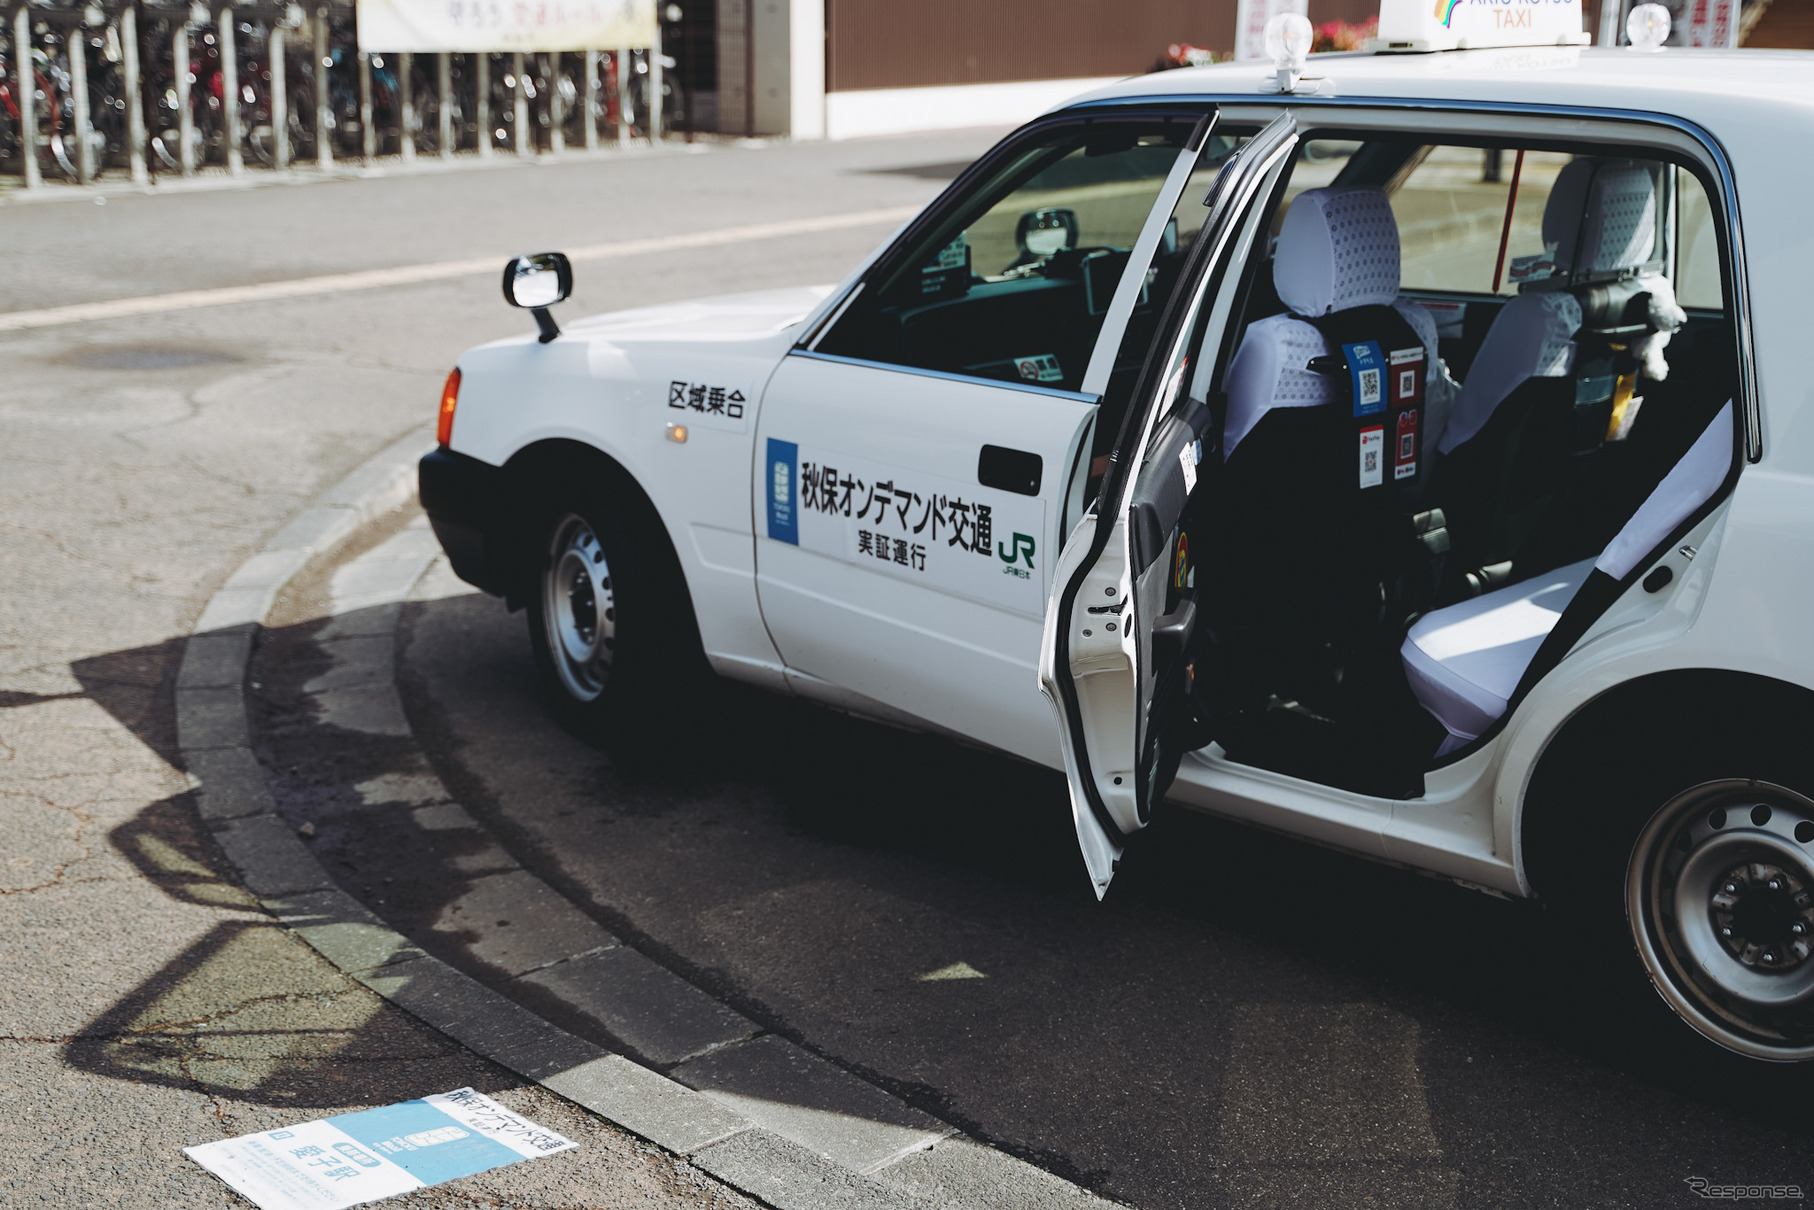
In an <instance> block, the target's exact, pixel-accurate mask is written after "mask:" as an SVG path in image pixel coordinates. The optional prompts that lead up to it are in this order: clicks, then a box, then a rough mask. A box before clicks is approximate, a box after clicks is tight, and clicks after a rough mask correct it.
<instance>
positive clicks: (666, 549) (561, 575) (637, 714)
mask: <svg viewBox="0 0 1814 1210" xmlns="http://www.w3.org/2000/svg"><path fill="white" fill-rule="evenodd" d="M528 536H529V540H530V541H532V542H533V543H534V544H535V545H534V547H533V549H534V551H535V559H534V561H533V563H532V565H531V571H532V576H533V579H532V582H531V584H530V585H529V588H528V591H527V592H526V593H525V596H526V598H527V602H526V603H527V608H526V610H525V612H526V613H527V614H528V621H529V639H530V644H531V646H532V648H533V650H534V654H535V665H536V672H537V677H538V680H539V681H540V684H541V689H542V694H543V697H544V700H545V701H546V702H547V704H548V706H549V709H550V710H551V712H552V713H553V714H554V716H555V718H556V719H557V720H558V721H559V722H560V723H561V725H562V726H563V727H565V728H566V729H567V730H569V731H571V732H572V733H573V734H575V735H577V736H579V737H580V738H581V739H584V740H586V741H588V742H591V743H595V744H601V745H605V746H609V747H613V748H615V747H617V746H618V744H619V741H628V742H629V743H630V744H633V745H637V746H644V747H646V746H648V745H650V744H652V743H653V744H655V745H656V746H660V744H661V742H662V741H663V739H664V737H666V736H668V735H678V734H679V733H680V732H681V731H682V730H684V728H683V727H682V726H681V725H680V724H679V723H678V721H677V720H679V719H680V718H682V717H683V716H682V715H680V714H679V713H677V711H679V710H681V709H683V708H684V707H685V705H686V703H687V700H688V699H689V697H692V696H694V695H696V694H697V693H698V692H699V691H700V690H701V688H702V687H703V685H704V683H705V681H706V679H707V678H706V676H705V674H704V668H705V662H704V659H703V657H702V655H701V654H700V647H699V639H698V631H697V627H696V625H695V623H694V620H693V610H692V605H691V601H690V599H689V598H688V596H687V591H686V586H685V582H684V579H683V578H682V575H681V572H680V567H679V564H678V561H677V560H676V559H675V558H674V554H673V550H672V548H671V547H670V546H669V545H668V542H667V538H666V534H665V533H664V532H661V530H660V522H659V520H658V519H657V518H656V517H655V515H654V511H653V509H652V508H649V507H648V506H646V505H642V506H641V507H638V502H636V501H633V500H629V499H626V498H625V495H624V494H622V493H618V494H613V493H608V492H590V493H588V492H555V493H552V494H550V496H549V497H548V498H547V499H546V500H545V502H544V503H543V505H542V506H541V507H540V508H539V509H537V510H536V513H535V515H534V518H533V519H532V520H531V523H530V525H529V526H528Z"/></svg>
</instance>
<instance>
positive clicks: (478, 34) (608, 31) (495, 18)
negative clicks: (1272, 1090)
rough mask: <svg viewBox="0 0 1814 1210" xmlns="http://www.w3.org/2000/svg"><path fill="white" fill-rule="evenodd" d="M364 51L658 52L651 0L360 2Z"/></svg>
mask: <svg viewBox="0 0 1814 1210" xmlns="http://www.w3.org/2000/svg"><path fill="white" fill-rule="evenodd" d="M356 17H357V20H358V26H359V49H360V50H362V51H379V52H383V51H393V52H394V51H406V50H407V51H420V52H429V51H506V52H508V51H544V50H583V49H586V48H589V47H590V48H598V49H616V48H618V47H644V46H653V45H655V42H656V39H657V37H658V36H659V32H658V30H657V28H656V24H655V0H357V6H356Z"/></svg>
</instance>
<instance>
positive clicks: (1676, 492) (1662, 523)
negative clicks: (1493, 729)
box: [1399, 403, 1733, 756]
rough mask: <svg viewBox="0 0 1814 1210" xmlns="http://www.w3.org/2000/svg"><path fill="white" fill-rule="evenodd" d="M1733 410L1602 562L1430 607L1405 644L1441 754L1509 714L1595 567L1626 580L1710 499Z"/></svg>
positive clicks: (1728, 444) (1415, 689)
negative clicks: (1441, 736) (1437, 729)
mask: <svg viewBox="0 0 1814 1210" xmlns="http://www.w3.org/2000/svg"><path fill="white" fill-rule="evenodd" d="M1732 449H1733V443H1732V404H1731V403H1727V404H1726V406H1725V407H1723V408H1721V409H1720V411H1719V415H1717V416H1715V417H1714V418H1713V422H1712V423H1711V424H1709V425H1708V426H1707V427H1706V429H1705V430H1704V431H1702V433H1701V435H1700V437H1699V438H1697V439H1696V441H1695V443H1694V444H1693V445H1692V446H1690V447H1689V449H1688V452H1687V453H1686V454H1684V455H1683V456H1682V459H1681V461H1679V462H1677V463H1676V464H1675V466H1674V467H1672V468H1671V469H1670V471H1669V473H1668V474H1667V475H1665V476H1663V480H1662V482H1661V483H1658V484H1657V486H1656V487H1655V489H1653V490H1652V491H1651V493H1650V495H1649V496H1648V497H1646V498H1645V500H1644V503H1643V504H1641V505H1639V507H1638V511H1637V512H1635V513H1633V514H1632V516H1631V519H1630V520H1629V521H1627V522H1626V523H1625V525H1624V526H1623V527H1622V528H1621V529H1620V530H1619V532H1618V534H1617V535H1616V536H1614V538H1613V540H1612V541H1611V542H1609V543H1607V544H1606V549H1605V550H1604V551H1602V552H1601V553H1600V557H1599V558H1598V559H1597V560H1594V561H1589V560H1585V559H1584V560H1582V561H1581V562H1579V563H1571V564H1570V565H1569V566H1567V567H1562V568H1558V569H1557V570H1555V571H1552V572H1550V573H1548V574H1547V575H1542V576H1533V577H1532V578H1530V579H1529V580H1525V581H1523V582H1521V583H1518V584H1512V585H1509V586H1507V587H1505V588H1501V589H1498V590H1496V591H1494V592H1489V593H1486V594H1485V595H1483V596H1478V597H1475V598H1474V599H1473V600H1469V601H1461V602H1459V603H1457V604H1454V605H1447V606H1444V607H1443V608H1441V609H1435V610H1431V611H1430V612H1429V613H1427V614H1425V615H1424V616H1423V617H1421V618H1419V619H1418V620H1417V621H1416V622H1415V623H1414V624H1413V625H1412V627H1411V629H1410V632H1409V633H1408V634H1406V636H1405V641H1404V644H1403V645H1402V646H1401V647H1400V648H1399V655H1400V658H1401V659H1402V660H1403V661H1404V668H1405V679H1406V680H1407V681H1409V682H1410V685H1411V692H1412V694H1413V695H1414V696H1415V697H1416V698H1417V701H1418V703H1419V704H1420V705H1421V706H1423V708H1424V709H1425V710H1428V711H1429V712H1430V713H1431V714H1433V715H1435V716H1436V719H1437V721H1438V722H1440V723H1441V724H1442V725H1443V728H1444V729H1445V730H1447V731H1448V733H1449V734H1448V738H1447V739H1445V740H1444V741H1443V743H1442V746H1441V747H1440V748H1439V749H1437V755H1438V756H1443V755H1446V754H1448V753H1450V752H1453V751H1455V750H1456V749H1457V748H1460V747H1463V746H1464V745H1466V744H1468V743H1470V742H1471V741H1473V740H1474V739H1476V738H1477V737H1479V736H1480V734H1481V733H1482V732H1484V731H1485V730H1486V729H1487V728H1488V727H1490V726H1492V725H1493V723H1495V722H1496V721H1498V719H1499V716H1500V715H1502V714H1504V713H1505V708H1506V704H1507V703H1508V702H1509V701H1510V700H1511V696H1512V694H1513V693H1514V692H1516V691H1517V689H1518V683H1519V682H1520V681H1521V680H1523V679H1524V673H1525V670H1526V669H1528V668H1529V667H1530V663H1531V659H1532V658H1533V657H1534V656H1535V655H1536V654H1537V649H1538V648H1539V647H1541V646H1542V645H1543V640H1544V639H1546V638H1548V637H1549V632H1550V631H1551V630H1553V629H1555V625H1556V621H1557V619H1558V618H1560V617H1561V616H1562V611H1563V610H1564V609H1566V608H1567V607H1568V603H1569V602H1570V601H1572V600H1574V598H1575V593H1576V592H1578V591H1579V590H1580V588H1581V585H1583V584H1584V583H1586V582H1587V577H1588V574H1589V573H1590V572H1591V571H1600V572H1602V573H1604V574H1606V575H1609V576H1611V577H1613V578H1614V579H1615V580H1623V579H1625V577H1627V576H1629V575H1630V574H1631V573H1632V572H1633V571H1635V570H1637V568H1638V566H1639V565H1640V563H1641V562H1642V560H1643V559H1645V558H1646V557H1647V556H1648V555H1649V554H1650V553H1651V552H1652V551H1653V550H1655V549H1656V548H1657V546H1658V544H1659V543H1661V542H1663V541H1665V540H1667V539H1668V537H1669V535H1670V534H1672V533H1674V532H1675V530H1676V529H1677V528H1678V527H1679V526H1680V525H1681V524H1682V523H1683V522H1684V521H1686V520H1687V519H1688V518H1689V517H1691V516H1693V515H1694V513H1695V512H1696V511H1698V510H1699V509H1700V508H1701V507H1702V506H1703V505H1705V504H1706V503H1707V501H1709V500H1711V499H1713V496H1714V493H1716V492H1718V491H1719V489H1720V485H1721V484H1723V483H1724V482H1725V481H1726V476H1727V474H1728V473H1729V472H1730V471H1731V469H1732Z"/></svg>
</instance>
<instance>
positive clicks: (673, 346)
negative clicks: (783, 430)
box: [452, 287, 827, 688]
mask: <svg viewBox="0 0 1814 1210" xmlns="http://www.w3.org/2000/svg"><path fill="white" fill-rule="evenodd" d="M826 293H827V290H826V288H825V287H808V288H804V289H793V290H771V291H763V292H761V293H756V294H742V295H731V296H728V297H725V298H719V299H709V300H705V301H701V302H684V303H674V304H670V305H668V306H661V307H647V308H641V309H639V310H635V311H622V312H617V313H615V314H611V315H603V316H598V317H595V318H591V319H585V320H579V321H576V322H574V323H571V324H569V325H568V326H567V327H566V329H565V330H564V331H563V333H562V335H561V337H560V339H558V340H556V341H554V342H552V343H550V344H546V345H543V344H538V343H537V342H536V340H535V337H534V335H533V333H525V334H524V335H522V336H518V337H513V338H511V339H508V340H501V341H497V342H495V343H493V344H488V345H481V346H480V347H478V348H476V349H472V350H469V351H468V352H467V353H466V354H465V355H463V356H462V357H461V358H460V370H461V374H462V376H463V380H462V383H461V387H460V409H459V412H458V414H457V417H456V419H455V422H454V431H453V444H452V448H453V449H454V450H455V451H456V452H458V453H462V454H467V455H470V456H472V457H474V458H477V459H479V460H480V461H483V462H488V463H490V464H492V465H493V466H502V465H503V464H504V463H506V462H508V461H509V460H510V458H511V457H512V455H514V454H516V453H517V452H518V451H520V450H522V449H524V448H526V447H528V446H530V445H533V444H535V443H537V442H540V441H547V440H551V439H566V440H571V441H579V442H583V443H585V444H587V445H590V446H592V447H594V448H595V449H598V450H600V451H602V452H603V453H605V454H607V455H609V456H610V457H611V458H613V459H615V460H616V461H617V462H618V463H619V464H620V465H621V466H623V467H624V468H625V469H627V470H628V471H629V472H630V473H631V474H632V475H634V476H635V478H636V481H637V482H638V483H639V484H641V485H642V488H643V490H644V491H646V492H647V493H648V495H649V498H650V500H652V501H653V502H654V504H655V507H656V509H657V510H658V511H659V512H660V513H661V515H662V517H663V518H664V519H665V520H666V521H667V523H668V535H669V537H670V538H671V539H672V540H673V542H674V549H675V551H676V553H677V554H678V555H679V556H680V561H681V566H682V567H683V568H684V569H685V571H686V575H687V582H688V584H689V585H690V586H691V588H692V595H693V608H694V612H695V614H696V615H697V617H698V619H699V630H700V637H701V640H702V641H703V643H704V645H705V649H706V652H707V655H708V657H709V658H710V659H711V660H712V663H713V665H714V667H716V668H717V669H718V670H719V671H720V672H723V673H725V674H726V675H734V676H739V677H741V678H743V679H746V680H754V681H757V682H758V683H762V684H766V685H769V686H771V687H774V688H782V687H784V685H785V682H784V680H783V679H782V670H781V661H780V657H779V656H778V655H777V654H776V653H775V647H774V644H773V643H772V642H770V641H769V637H768V631H767V630H766V628H764V626H763V624H762V615H761V612H760V610H759V609H758V608H757V605H756V590H755V579H754V575H755V553H754V547H753V544H752V543H753V531H752V530H751V522H750V502H749V476H750V448H751V442H752V441H753V439H754V435H755V431H756V404H757V401H758V400H759V399H760V398H761V395H762V390H763V387H764V386H765V385H766V384H767V382H768V377H769V375H770V374H771V373H772V372H773V371H774V368H775V366H776V364H777V363H778V362H779V361H780V360H781V357H782V356H783V355H784V354H785V353H786V352H787V350H788V348H789V347H791V346H792V344H793V339H794V338H793V333H794V330H795V328H796V327H797V326H798V325H799V323H800V322H801V320H802V319H803V318H804V317H805V316H806V314H807V313H808V312H809V311H810V310H811V309H812V308H813V307H814V306H816V305H818V303H819V302H820V301H821V300H822V299H823V298H824V297H825V294H826ZM529 381H533V382H535V384H536V387H535V389H534V390H525V389H523V384H524V383H525V382H529ZM675 381H679V382H686V383H694V382H704V383H709V384H712V385H716V386H721V387H726V388H734V389H737V390H740V391H741V392H742V393H743V394H744V396H745V397H746V400H747V404H746V415H745V417H744V428H743V431H742V432H737V431H733V430H730V429H727V428H717V427H712V426H711V425H710V424H708V423H704V422H701V420H700V417H699V414H698V413H695V412H694V411H692V410H691V409H690V408H672V407H669V406H668V391H669V384H670V383H672V382H675ZM670 423H675V424H684V425H686V426H687V429H688V434H687V441H686V442H685V443H684V444H680V443H676V442H674V441H671V440H669V439H668V435H667V426H668V425H669V424H670Z"/></svg>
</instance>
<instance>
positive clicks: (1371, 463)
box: [1361, 450, 1379, 475]
mask: <svg viewBox="0 0 1814 1210" xmlns="http://www.w3.org/2000/svg"><path fill="white" fill-rule="evenodd" d="M1361 469H1363V470H1365V471H1366V472H1367V473H1368V474H1369V475H1371V474H1372V473H1373V472H1375V471H1377V470H1378V469H1379V451H1378V450H1368V451H1367V452H1366V453H1365V454H1362V455H1361Z"/></svg>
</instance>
